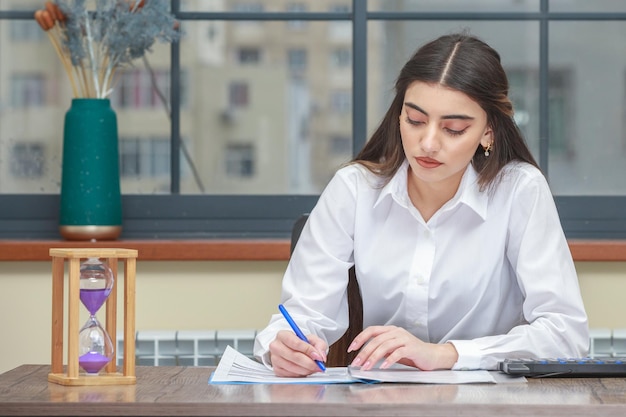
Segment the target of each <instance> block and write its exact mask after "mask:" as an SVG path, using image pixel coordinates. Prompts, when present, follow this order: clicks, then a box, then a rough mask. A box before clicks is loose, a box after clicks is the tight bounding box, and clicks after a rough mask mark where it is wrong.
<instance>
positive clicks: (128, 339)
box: [48, 248, 137, 385]
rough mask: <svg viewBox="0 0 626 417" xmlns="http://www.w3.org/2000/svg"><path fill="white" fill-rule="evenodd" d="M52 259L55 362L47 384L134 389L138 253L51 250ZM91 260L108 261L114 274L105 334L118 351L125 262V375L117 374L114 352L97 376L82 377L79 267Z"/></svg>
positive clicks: (66, 249)
mask: <svg viewBox="0 0 626 417" xmlns="http://www.w3.org/2000/svg"><path fill="white" fill-rule="evenodd" d="M50 256H51V257H52V362H51V365H52V366H51V372H50V373H49V374H48V381H49V382H54V383H57V384H61V385H131V384H135V383H136V377H135V269H136V259H137V250H135V249H116V248H103V249H96V248H77V249H72V248H51V249H50ZM89 258H99V259H106V260H107V262H108V265H109V267H110V268H111V270H112V272H113V278H114V282H113V288H112V290H111V293H110V294H109V297H108V298H107V300H106V302H105V304H104V305H105V307H106V308H105V315H106V318H105V331H106V332H107V333H108V335H109V337H110V338H111V340H112V341H113V346H114V348H115V349H116V348H117V341H116V338H117V333H116V327H117V283H118V280H117V263H118V260H120V259H121V260H123V262H124V357H123V366H122V373H119V372H117V370H116V360H115V357H116V355H117V352H116V351H114V353H113V357H112V358H111V360H110V362H109V363H108V364H107V365H106V366H105V367H104V368H103V370H102V371H101V372H100V373H99V374H97V375H80V374H79V364H78V357H79V352H78V350H79V349H78V346H79V343H78V334H79V308H80V304H81V301H80V264H81V260H84V259H89ZM66 261H67V262H68V264H69V265H68V275H69V277H68V297H67V298H68V309H67V310H68V313H67V314H68V317H67V327H68V329H67V369H66V372H63V327H64V323H63V311H64V298H65V297H64V289H63V287H64V281H65V262H66Z"/></svg>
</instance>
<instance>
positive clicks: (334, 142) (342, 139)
mask: <svg viewBox="0 0 626 417" xmlns="http://www.w3.org/2000/svg"><path fill="white" fill-rule="evenodd" d="M351 151H352V140H351V139H350V138H349V137H347V136H333V137H331V138H330V154H331V155H346V154H348V155H349V154H350V152H351Z"/></svg>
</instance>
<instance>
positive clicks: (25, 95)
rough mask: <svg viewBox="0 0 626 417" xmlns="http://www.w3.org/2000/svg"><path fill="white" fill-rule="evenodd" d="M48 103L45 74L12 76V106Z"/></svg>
mask: <svg viewBox="0 0 626 417" xmlns="http://www.w3.org/2000/svg"><path fill="white" fill-rule="evenodd" d="M45 103H46V79H45V76H44V75H43V74H13V75H12V76H11V106H12V107H16V108H26V107H40V106H43V105H45Z"/></svg>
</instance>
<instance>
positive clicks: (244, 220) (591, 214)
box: [0, 0, 626, 239]
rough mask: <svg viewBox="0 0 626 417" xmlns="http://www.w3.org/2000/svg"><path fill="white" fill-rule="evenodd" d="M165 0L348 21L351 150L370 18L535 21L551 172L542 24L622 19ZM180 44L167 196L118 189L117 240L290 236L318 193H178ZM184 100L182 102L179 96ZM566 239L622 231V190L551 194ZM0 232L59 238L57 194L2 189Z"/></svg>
mask: <svg viewBox="0 0 626 417" xmlns="http://www.w3.org/2000/svg"><path fill="white" fill-rule="evenodd" d="M180 3H181V2H180V0H171V10H172V13H173V14H174V15H175V16H176V17H177V19H179V20H181V21H182V22H184V21H187V20H189V21H192V20H231V21H261V20H283V21H289V20H303V21H315V20H319V21H329V22H342V21H347V22H351V23H352V34H353V39H352V64H353V65H352V72H353V89H352V132H353V137H354V140H353V149H352V151H353V154H356V152H357V151H358V150H359V149H360V148H361V147H362V146H363V145H364V143H365V138H366V136H367V128H366V117H365V115H366V114H367V113H366V103H367V24H368V22H370V21H376V20H499V21H502V20H509V21H519V20H524V21H536V22H538V23H539V45H540V49H539V54H540V56H539V88H540V98H539V118H540V119H539V133H540V149H539V155H537V156H538V161H539V164H540V166H541V167H542V169H543V171H544V172H545V173H546V175H547V176H548V178H549V166H548V152H549V126H548V116H549V114H548V106H549V101H548V99H549V97H548V88H547V87H548V69H549V68H548V24H549V22H551V21H558V20H561V21H563V20H572V21H573V20H594V21H598V20H612V21H626V13H594V12H565V13H563V12H550V11H549V1H548V0H540V4H539V11H537V12H493V13H485V12H453V13H448V12H445V13H444V12H441V13H439V12H406V11H403V12H401V13H399V12H379V11H368V9H367V2H366V1H362V0H353V1H352V10H351V11H346V12H344V11H334V12H333V11H330V12H302V13H297V12H284V13H283V12H264V11H258V12H228V11H225V12H191V11H181V7H180ZM32 16H33V11H15V10H12V11H7V10H0V19H8V20H12V19H32ZM180 76H181V68H180V47H179V45H178V44H176V43H174V44H172V45H171V86H172V88H171V91H170V93H171V96H170V100H171V106H172V107H171V109H172V123H171V143H170V146H171V152H170V156H171V186H170V194H167V195H123V196H122V205H123V213H124V218H123V226H124V227H123V233H122V238H123V239H167V238H173V239H191V238H194V239H195V238H242V239H253V238H288V236H289V234H290V231H291V228H292V226H293V223H294V221H295V220H296V219H297V218H298V217H299V216H300V214H301V213H305V212H309V211H310V210H311V209H312V208H313V206H314V205H315V203H316V201H317V198H318V196H317V195H184V194H181V193H180V177H181V170H180V168H181V161H180V154H181V152H180V150H181V144H180V140H181V135H180V108H181V97H180V89H179V88H178V86H179V83H180ZM183 104H184V103H183ZM555 201H556V204H557V208H558V210H559V214H560V216H561V221H562V224H563V227H564V230H565V233H566V236H567V237H568V238H579V239H580V238H582V239H624V238H626V216H624V214H623V213H625V212H626V196H584V195H583V196H555ZM0 207H3V209H2V210H1V211H0V238H1V239H58V238H59V234H58V213H59V210H58V208H59V195H52V194H0Z"/></svg>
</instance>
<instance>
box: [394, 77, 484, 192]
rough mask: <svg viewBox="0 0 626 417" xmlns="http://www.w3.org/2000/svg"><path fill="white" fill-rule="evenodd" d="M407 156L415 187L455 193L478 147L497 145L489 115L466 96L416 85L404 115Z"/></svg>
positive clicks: (406, 97)
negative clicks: (436, 188) (441, 189)
mask: <svg viewBox="0 0 626 417" xmlns="http://www.w3.org/2000/svg"><path fill="white" fill-rule="evenodd" d="M400 135H401V136H402V146H403V148H404V153H405V155H406V157H407V159H408V160H409V164H410V167H411V174H412V177H413V178H411V180H412V182H413V181H416V185H417V186H418V187H419V186H420V184H422V185H423V184H424V183H427V184H428V185H429V186H430V187H433V186H434V187H444V188H448V187H449V190H448V191H450V192H455V191H456V189H457V188H458V186H459V184H460V181H461V177H462V176H463V173H464V172H465V169H466V168H467V165H468V164H469V163H470V161H471V160H472V158H473V156H474V153H475V152H476V148H477V147H478V146H479V145H482V146H487V145H488V144H490V143H491V142H492V141H493V134H492V131H491V128H490V127H489V126H488V125H487V113H485V111H484V110H483V109H482V107H480V105H478V103H476V102H475V101H474V100H472V99H471V98H469V97H468V96H467V95H466V94H464V93H461V92H459V91H456V90H452V89H450V88H447V87H444V86H441V85H438V84H427V83H424V82H420V81H416V82H414V83H413V84H411V85H410V86H409V88H408V89H407V90H406V92H405V95H404V104H403V106H402V113H401V114H400Z"/></svg>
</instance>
